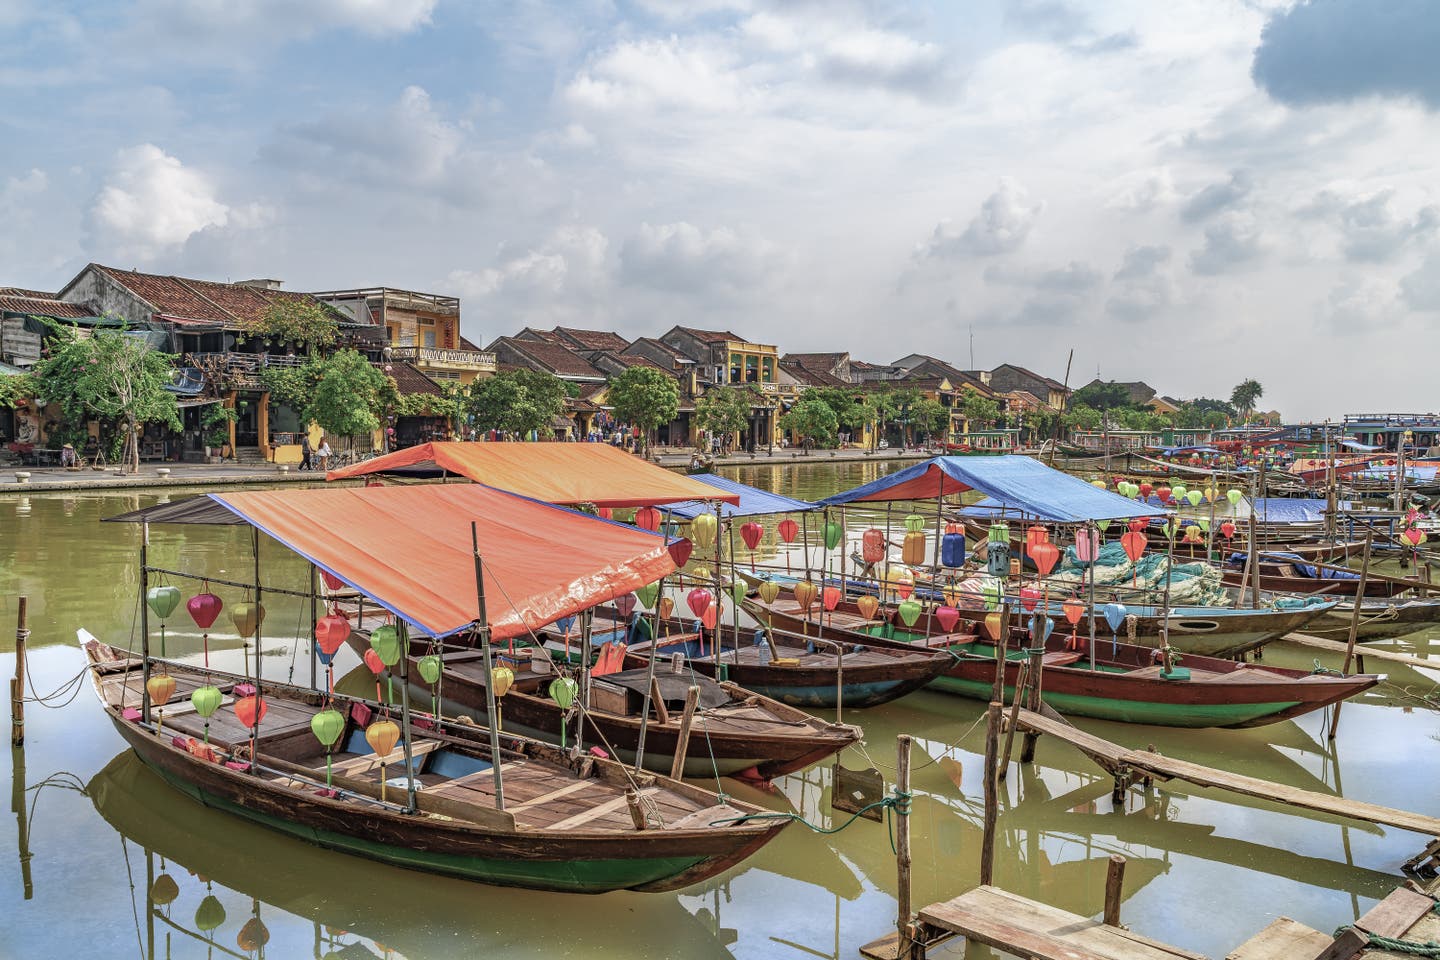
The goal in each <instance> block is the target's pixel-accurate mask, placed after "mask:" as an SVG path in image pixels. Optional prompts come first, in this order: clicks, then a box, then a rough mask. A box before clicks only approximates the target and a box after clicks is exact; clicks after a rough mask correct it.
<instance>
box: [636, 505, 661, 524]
mask: <svg viewBox="0 0 1440 960" xmlns="http://www.w3.org/2000/svg"><path fill="white" fill-rule="evenodd" d="M635 526H637V527H640V528H641V529H643V530H659V529H660V511H659V510H656V509H655V508H654V507H641V508H640V509H639V510H636V511H635Z"/></svg>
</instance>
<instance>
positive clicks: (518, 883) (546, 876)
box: [151, 765, 704, 893]
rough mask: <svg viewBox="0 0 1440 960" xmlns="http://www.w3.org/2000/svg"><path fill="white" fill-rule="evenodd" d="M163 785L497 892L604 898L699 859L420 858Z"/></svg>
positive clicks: (308, 837)
mask: <svg viewBox="0 0 1440 960" xmlns="http://www.w3.org/2000/svg"><path fill="white" fill-rule="evenodd" d="M151 769H152V770H154V771H155V772H156V773H158V774H159V775H160V776H161V777H162V778H163V779H164V780H165V781H166V782H167V783H169V784H170V785H171V786H173V787H174V788H175V789H177V790H179V791H181V792H182V793H184V794H187V795H188V796H190V797H192V798H193V799H195V800H197V801H199V802H200V803H202V804H204V805H205V806H207V807H211V808H212V809H216V810H222V811H224V812H226V813H231V814H234V815H235V816H238V817H244V818H245V819H246V820H249V821H251V822H252V823H258V824H260V825H261V826H264V827H269V828H270V829H272V830H277V831H279V832H281V833H284V834H287V835H289V836H292V837H295V838H297V839H300V840H304V841H306V842H308V843H314V844H317V845H319V846H321V847H324V848H326V849H328V850H336V851H339V852H341V853H348V854H352V855H354V856H357V857H365V858H367V859H369V860H378V861H379V862H381V863H388V864H390V865H392V866H397V867H405V868H408V869H411V870H423V871H425V872H426V873H439V874H444V875H446V876H451V877H459V878H461V879H464V880H478V881H480V882H482V883H493V884H497V885H500V886H514V887H527V888H530V889H539V890H553V891H556V892H559V893H605V892H608V891H611V890H626V889H633V888H635V887H643V886H645V885H646V884H650V883H656V882H659V881H662V880H666V879H668V878H670V877H674V876H676V875H678V874H681V873H684V872H685V871H686V870H688V869H690V868H691V867H693V866H695V865H696V864H698V863H700V862H701V861H702V860H703V859H704V858H703V857H673V858H652V859H645V860H559V861H547V860H541V861H528V860H519V859H516V860H496V859H485V858H480V857H469V856H455V855H452V854H443V853H435V852H425V851H417V850H410V849H405V848H402V847H394V846H390V845H388V844H382V843H376V842H374V841H370V840H364V839H361V838H359V837H352V836H349V835H346V834H341V833H335V832H333V831H329V830H320V829H315V828H311V827H305V826H301V825H299V824H296V823H291V822H289V821H287V820H282V819H280V818H278V817H272V816H267V815H266V814H263V813H260V812H258V811H255V810H252V809H250V808H249V807H243V806H240V805H239V804H236V803H232V802H230V801H228V800H226V799H224V798H223V797H218V796H216V795H214V794H213V793H210V792H208V791H205V790H202V789H200V788H199V787H197V786H195V785H194V784H193V783H188V782H186V781H184V780H182V779H180V778H178V777H174V776H171V775H170V774H168V773H167V772H166V771H165V770H163V769H161V768H160V767H158V766H153V765H152V766H151Z"/></svg>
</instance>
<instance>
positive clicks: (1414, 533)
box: [1405, 527, 1425, 547]
mask: <svg viewBox="0 0 1440 960" xmlns="http://www.w3.org/2000/svg"><path fill="white" fill-rule="evenodd" d="M1424 538H1425V534H1424V533H1423V532H1422V531H1421V530H1420V528H1419V527H1406V528H1405V539H1406V540H1409V541H1410V546H1412V547H1418V546H1420V541H1421V540H1423V539H1424Z"/></svg>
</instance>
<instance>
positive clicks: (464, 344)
mask: <svg viewBox="0 0 1440 960" xmlns="http://www.w3.org/2000/svg"><path fill="white" fill-rule="evenodd" d="M460 349H461V350H473V351H475V352H476V353H482V352H483V351H482V350H481V349H480V348H479V347H477V346H475V344H474V343H472V342H471V341H469V340H467V339H466V338H465V337H464V336H463V335H462V336H461V337H460Z"/></svg>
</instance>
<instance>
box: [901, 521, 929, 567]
mask: <svg viewBox="0 0 1440 960" xmlns="http://www.w3.org/2000/svg"><path fill="white" fill-rule="evenodd" d="M929 539H930V538H929V537H927V536H925V534H924V533H921V532H919V531H916V530H911V531H909V532H908V533H906V534H905V539H904V540H903V541H901V544H900V559H901V560H903V561H905V562H906V563H908V564H910V566H912V567H919V566H924V564H925V545H926V544H927V543H928V542H929Z"/></svg>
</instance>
